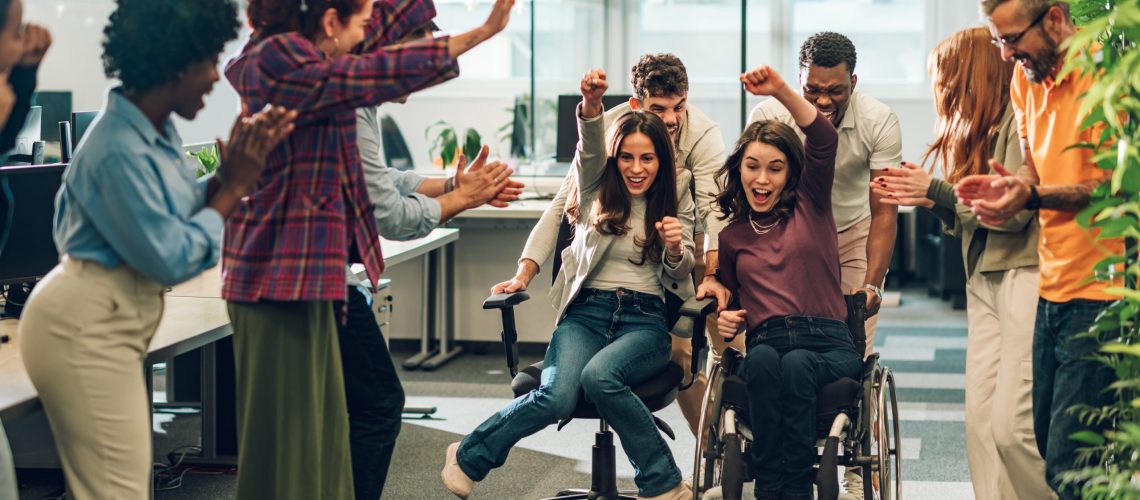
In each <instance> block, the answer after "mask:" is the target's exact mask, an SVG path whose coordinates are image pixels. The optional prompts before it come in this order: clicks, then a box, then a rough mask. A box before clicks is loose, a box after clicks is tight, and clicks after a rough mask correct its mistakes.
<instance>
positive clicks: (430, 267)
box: [404, 251, 439, 370]
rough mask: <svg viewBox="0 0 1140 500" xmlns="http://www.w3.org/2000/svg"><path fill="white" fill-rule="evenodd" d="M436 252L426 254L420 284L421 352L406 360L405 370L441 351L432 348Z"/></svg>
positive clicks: (412, 368) (418, 366)
mask: <svg viewBox="0 0 1140 500" xmlns="http://www.w3.org/2000/svg"><path fill="white" fill-rule="evenodd" d="M434 254H435V252H434V251H432V252H428V253H427V254H424V272H423V282H422V283H421V284H420V286H421V288H422V292H423V293H421V294H420V305H421V308H420V325H421V327H422V330H421V332H420V352H419V354H416V355H415V356H412V357H410V358H408V359H405V360H404V369H405V370H415V369H418V368H420V365H422V364H423V363H424V361H425V360H427V359H428V358H430V357H432V356H435V355H436V353H438V352H439V351H438V350H436V349H432V347H433V346H432V343H433V342H432V340H433V339H432V324H431V317H430V314H429V313H430V312H431V311H432V310H433V304H432V299H433V297H432V293H431V292H432V279H431V277H432V272H433V271H438V270H437V269H434V268H435V262H434V260H435V259H433V258H432V257H433V256H434Z"/></svg>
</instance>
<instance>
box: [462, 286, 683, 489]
mask: <svg viewBox="0 0 1140 500" xmlns="http://www.w3.org/2000/svg"><path fill="white" fill-rule="evenodd" d="M670 351H671V340H670V338H669V329H668V328H667V327H666V326H665V303H664V301H663V300H662V299H661V297H658V296H656V295H648V294H644V293H638V292H632V291H628V290H617V291H602V290H593V289H584V290H582V291H581V292H580V293H579V295H578V297H577V298H575V299H574V302H573V303H571V305H570V306H569V310H568V311H567V314H566V317H565V318H563V319H562V321H560V322H559V323H558V328H557V329H555V330H554V337H553V338H552V339H551V341H550V346H549V347H548V348H547V349H546V358H545V360H544V362H543V369H542V383H541V386H540V387H539V388H538V389H536V390H534V391H531V392H530V393H528V394H524V395H522V396H519V397H518V398H515V400H514V401H511V403H510V404H508V405H507V406H506V407H504V408H503V409H502V410H499V412H498V413H496V414H494V415H492V416H491V418H489V419H487V420H486V421H484V422H483V423H482V424H480V425H479V427H478V428H476V429H475V431H474V432H472V433H471V434H470V435H468V436H467V437H465V438H463V442H462V443H461V444H460V445H459V452H458V461H459V467H460V468H462V469H463V472H464V473H466V474H467V476H468V477H470V478H471V479H474V480H476V481H481V480H482V479H483V478H484V477H486V476H487V473H488V472H490V471H491V469H494V468H496V467H499V466H501V465H503V463H505V462H506V460H507V453H509V452H510V450H511V447H513V446H514V445H515V443H517V442H518V441H519V440H520V439H522V438H524V437H527V436H529V435H531V434H534V433H536V432H538V431H540V430H542V429H543V428H545V427H546V426H548V425H550V424H553V423H556V422H558V421H559V420H562V419H564V418H567V417H569V416H570V414H571V413H572V412H573V411H574V408H575V407H576V406H577V405H578V398H579V397H580V394H581V396H584V397H585V398H587V399H588V400H589V401H592V402H593V403H594V406H595V407H597V409H598V413H600V414H601V415H602V417H604V418H605V419H606V422H607V423H608V424H609V425H610V427H612V428H613V430H614V432H616V433H617V435H618V436H619V437H620V438H621V443H622V447H623V448H625V452H626V454H627V455H628V456H629V461H630V462H631V463H633V468H634V471H635V472H634V481H635V482H636V483H637V489H638V494H639V495H641V496H657V495H660V494H662V493H665V492H667V491H669V490H671V489H673V488H674V487H676V486H677V485H678V484H679V483H680V482H681V471H680V470H678V469H677V464H676V463H675V462H674V461H673V454H672V452H670V451H669V446H668V445H666V444H665V440H664V439H663V438H662V437H661V434H660V432H658V430H657V426H656V425H655V424H654V423H653V416H652V414H650V412H649V409H648V408H646V407H645V404H643V403H642V402H641V400H640V399H638V398H637V396H635V395H634V394H633V391H632V390H630V387H631V386H636V385H638V384H640V383H642V382H645V381H646V380H649V379H651V378H652V377H655V376H657V375H658V374H660V373H661V371H662V370H664V369H665V367H666V366H667V365H668V363H669V353H670Z"/></svg>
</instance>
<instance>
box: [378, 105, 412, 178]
mask: <svg viewBox="0 0 1140 500" xmlns="http://www.w3.org/2000/svg"><path fill="white" fill-rule="evenodd" d="M380 143H381V144H382V145H383V147H384V162H385V163H387V164H388V167H389V168H394V169H396V170H411V169H413V168H415V164H414V163H412V153H411V151H409V150H408V143H407V142H406V141H404V134H402V133H400V127H399V126H397V125H396V120H393V119H392V116H391V115H388V114H383V115H381V116H380Z"/></svg>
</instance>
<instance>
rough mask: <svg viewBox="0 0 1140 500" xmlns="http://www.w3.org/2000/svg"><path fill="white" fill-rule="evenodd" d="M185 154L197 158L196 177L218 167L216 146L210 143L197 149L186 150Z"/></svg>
mask: <svg viewBox="0 0 1140 500" xmlns="http://www.w3.org/2000/svg"><path fill="white" fill-rule="evenodd" d="M186 156H189V157H191V158H194V159H196V160H198V178H202V177H204V176H207V175H210V174H212V173H214V171H215V170H217V169H218V163H219V157H218V146H217V145H215V144H211V145H209V146H203V147H202V149H199V150H197V151H187V152H186Z"/></svg>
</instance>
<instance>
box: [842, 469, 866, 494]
mask: <svg viewBox="0 0 1140 500" xmlns="http://www.w3.org/2000/svg"><path fill="white" fill-rule="evenodd" d="M839 500H863V474H862V473H861V470H860V468H857V467H848V468H847V469H845V470H844V471H843V491H842V492H841V493H839Z"/></svg>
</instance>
